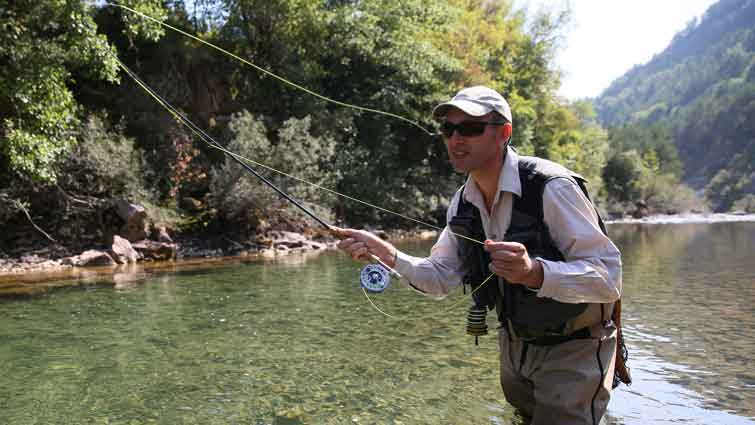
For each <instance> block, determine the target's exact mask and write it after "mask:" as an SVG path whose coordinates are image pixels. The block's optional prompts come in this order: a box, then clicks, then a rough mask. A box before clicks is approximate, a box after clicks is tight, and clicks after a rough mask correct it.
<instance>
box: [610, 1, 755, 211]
mask: <svg viewBox="0 0 755 425" xmlns="http://www.w3.org/2000/svg"><path fill="white" fill-rule="evenodd" d="M753 23H755V0H721V1H719V2H718V3H716V4H715V5H713V6H711V7H710V8H709V9H708V10H707V11H706V13H705V15H704V16H703V17H702V18H701V19H700V20H699V21H698V20H695V21H692V22H690V23H689V24H688V25H687V28H685V29H684V30H683V31H681V32H679V33H678V34H677V35H676V36H675V37H674V39H673V40H672V42H671V43H670V45H669V46H668V47H667V48H666V49H665V50H664V51H663V52H662V53H660V54H658V55H656V56H655V57H653V59H652V60H651V61H650V62H648V63H647V64H644V65H639V66H635V67H634V68H632V69H631V70H630V71H628V72H627V73H626V74H625V75H623V76H622V77H621V78H618V79H617V80H616V81H614V82H613V83H612V84H611V85H610V86H609V87H608V88H607V89H606V90H605V91H604V92H603V93H602V94H601V96H600V97H599V98H598V99H596V101H595V105H596V109H597V112H598V118H599V120H600V121H601V123H602V124H603V125H604V126H620V125H625V124H630V123H639V124H642V125H652V124H655V123H661V124H664V125H666V126H668V127H669V128H670V129H671V131H672V134H673V138H674V142H675V144H676V146H677V148H678V150H679V155H680V158H681V160H682V161H683V163H684V169H685V175H684V180H685V181H686V182H688V183H689V184H690V185H692V186H693V187H695V188H698V189H700V188H703V187H706V186H707V189H708V190H707V193H708V195H709V197H711V200H712V201H713V206H714V208H715V209H719V210H720V209H727V208H730V207H731V204H733V203H734V202H735V201H737V200H738V199H741V198H742V197H744V196H746V195H747V194H752V193H755V182H754V177H753V176H754V174H753V163H755V122H754V121H755V120H753V117H755V66H754V65H753V64H754V63H755V54H753V52H754V51H755V25H754V24H753ZM712 180H715V181H714V182H713V184H712V185H711V181H712ZM724 198H725V199H724Z"/></svg>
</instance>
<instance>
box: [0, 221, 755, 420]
mask: <svg viewBox="0 0 755 425" xmlns="http://www.w3.org/2000/svg"><path fill="white" fill-rule="evenodd" d="M609 231H610V232H611V235H612V236H613V237H614V239H615V240H616V242H617V245H619V246H620V248H621V249H622V251H623V253H624V263H625V272H624V290H625V301H624V309H623V310H624V314H625V319H624V320H625V323H626V335H627V338H628V340H629V344H630V349H631V350H632V358H631V362H630V366H631V367H632V372H633V375H634V379H635V383H634V385H633V386H632V387H629V388H627V387H621V389H620V390H618V391H616V392H615V393H614V398H613V400H612V403H611V406H610V407H609V417H608V418H606V420H604V423H606V424H670V423H687V424H713V423H715V424H752V423H753V421H752V420H751V419H749V417H752V416H753V415H755V405H754V404H753V397H752V389H753V385H754V384H755V377H754V375H753V373H752V372H751V371H750V370H749V369H748V367H747V363H748V361H749V359H750V358H751V357H752V355H753V353H755V348H754V347H753V338H752V337H753V335H752V329H753V324H755V323H753V322H754V321H755V319H753V314H752V313H753V309H752V305H753V301H755V299H753V296H754V294H753V290H754V289H753V282H755V262H754V261H753V260H754V259H755V258H753V254H752V253H753V252H755V249H753V248H754V247H753V241H755V223H736V224H734V223H727V224H725V225H720V226H719V225H715V224H714V225H633V224H620V225H619V224H616V225H612V226H610V228H609ZM405 248H406V249H408V250H410V251H414V252H417V253H422V252H426V251H427V249H428V248H429V245H428V244H427V243H417V244H409V245H407V246H406V247H405ZM359 269H360V265H357V264H354V263H352V262H350V261H348V260H347V259H346V258H345V257H344V256H341V255H338V254H337V253H328V254H324V255H321V256H318V257H316V258H313V259H310V260H308V261H306V262H305V260H304V259H303V258H298V259H297V258H289V259H287V261H285V262H273V263H262V262H253V263H246V262H234V263H231V264H228V263H217V264H215V265H214V266H213V267H211V268H207V267H204V266H197V267H194V268H188V269H177V270H167V271H166V270H135V271H133V273H129V272H124V275H123V276H117V275H116V276H111V277H110V278H107V277H103V276H99V277H97V278H96V279H94V280H93V281H87V282H88V283H85V284H83V285H81V284H80V283H81V282H79V283H77V285H78V286H69V287H68V288H67V289H59V290H56V291H53V292H46V295H44V296H26V297H20V298H18V297H16V298H11V299H7V298H6V299H4V300H3V301H2V302H0V341H2V344H0V362H2V364H3V365H6V366H7V367H6V368H5V370H6V371H5V372H4V376H3V385H0V423H10V424H37V423H39V424H42V423H61V421H63V422H65V423H108V424H142V423H145V424H146V423H157V424H174V423H182V424H234V423H238V424H242V423H243V424H353V423H376V424H401V423H403V424H461V423H463V424H512V423H513V424H515V423H517V420H516V419H515V418H514V416H513V414H512V411H511V408H510V406H509V405H508V404H507V403H505V401H503V397H502V394H501V391H500V388H499V384H498V373H497V369H498V364H497V358H498V356H497V342H496V340H495V337H494V336H492V335H489V336H487V337H483V338H481V341H480V346H479V347H476V346H474V343H473V342H472V341H471V339H470V338H469V337H467V336H466V335H465V334H464V330H463V329H464V318H465V315H466V312H465V308H466V302H462V303H461V304H459V305H456V304H455V303H456V302H457V301H458V300H459V299H460V298H458V297H459V296H460V295H459V294H456V295H455V296H451V297H449V299H446V300H443V301H433V300H429V299H426V298H423V297H418V296H417V295H415V294H414V293H413V292H412V291H410V290H407V289H406V288H404V287H401V285H397V284H392V286H391V287H390V288H389V289H388V290H387V291H386V293H384V294H382V295H379V296H373V298H372V299H373V301H374V302H375V303H376V304H377V305H378V306H380V308H382V309H385V310H386V311H387V312H389V313H390V314H393V315H397V316H401V317H403V318H412V319H414V320H411V321H399V322H397V321H392V320H391V319H388V318H386V317H385V316H382V315H380V314H379V313H377V312H376V311H375V310H374V309H372V308H371V307H370V305H369V304H368V303H367V302H366V301H365V299H364V295H363V294H362V292H361V290H360V289H359V288H358V285H357V283H356V276H357V273H358V271H359ZM46 285H48V284H46ZM49 286H50V287H59V286H56V284H55V283H52V282H50V283H49ZM113 288H115V290H113ZM444 309H450V311H448V313H446V314H443V315H438V314H437V313H438V311H442V310H444ZM489 319H490V323H489V324H490V326H491V327H493V326H494V324H493V323H492V321H493V320H492V319H493V317H492V315H490V317H489ZM63 418H64V419H63Z"/></svg>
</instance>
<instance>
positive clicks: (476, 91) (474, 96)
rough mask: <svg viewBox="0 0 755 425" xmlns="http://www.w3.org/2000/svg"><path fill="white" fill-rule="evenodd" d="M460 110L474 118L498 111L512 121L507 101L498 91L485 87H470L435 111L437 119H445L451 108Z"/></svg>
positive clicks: (434, 115)
mask: <svg viewBox="0 0 755 425" xmlns="http://www.w3.org/2000/svg"><path fill="white" fill-rule="evenodd" d="M452 107H454V108H459V109H461V110H462V111H464V112H466V113H467V114H469V115H471V116H473V117H480V116H483V115H485V114H487V113H488V112H491V111H496V112H498V113H499V114H501V115H502V116H503V117H504V118H506V120H507V121H508V122H512V120H511V107H509V103H508V102H506V99H504V98H503V96H501V95H500V94H499V93H498V92H497V91H495V90H493V89H491V88H489V87H485V86H474V87H468V88H465V89H464V90H462V91H460V92H458V93H456V96H454V97H453V98H452V99H451V100H449V101H448V102H443V103H441V104H440V105H438V106H436V107H435V109H433V117H435V119H441V118H443V117H444V116H445V115H446V113H448V110H449V109H450V108H452Z"/></svg>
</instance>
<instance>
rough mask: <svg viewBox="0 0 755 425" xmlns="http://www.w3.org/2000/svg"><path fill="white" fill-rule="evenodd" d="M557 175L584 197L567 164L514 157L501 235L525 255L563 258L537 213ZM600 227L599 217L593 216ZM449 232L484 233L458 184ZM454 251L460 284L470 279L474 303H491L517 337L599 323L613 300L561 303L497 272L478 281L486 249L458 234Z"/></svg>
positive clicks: (477, 237)
mask: <svg viewBox="0 0 755 425" xmlns="http://www.w3.org/2000/svg"><path fill="white" fill-rule="evenodd" d="M557 178H565V179H568V180H570V181H572V182H574V183H575V184H577V185H578V186H579V188H580V189H581V190H582V192H583V193H584V194H585V196H586V197H587V198H588V199H590V198H589V196H588V194H587V189H586V187H585V179H584V178H583V177H582V176H580V175H579V174H576V173H574V172H572V171H570V170H568V169H567V168H565V167H563V166H561V165H559V164H556V163H555V162H552V161H548V160H545V159H541V158H535V157H527V156H520V157H519V180H520V181H521V186H522V195H521V196H520V197H519V196H516V195H514V196H513V197H512V200H513V205H512V211H511V224H510V225H509V228H508V229H507V231H506V234H505V235H504V238H503V240H504V241H507V242H519V243H521V244H523V245H524V246H525V247H526V248H527V252H528V253H529V256H530V257H531V258H533V259H534V258H535V257H540V258H543V259H546V260H550V261H564V256H563V255H562V253H561V252H560V251H559V250H558V248H556V246H555V245H554V243H553V240H552V239H551V235H550V232H549V231H548V226H547V225H546V224H545V221H544V219H543V190H544V189H545V185H546V184H547V183H548V182H549V181H551V180H553V179H557ZM598 222H599V224H600V228H601V230H602V231H603V233H605V232H606V230H605V226H604V224H603V221H602V220H601V219H600V216H598ZM449 227H450V228H451V230H452V231H454V233H459V234H462V235H465V236H468V237H469V238H471V239H473V240H476V241H482V240H485V239H486V235H485V232H484V230H483V227H482V220H481V218H480V211H479V210H478V209H477V207H475V206H474V205H473V204H472V203H470V202H467V201H466V200H465V199H464V187H462V189H461V193H460V196H459V201H458V204H457V212H456V215H455V216H454V217H453V218H452V219H451V221H450V222H449ZM459 256H460V258H462V261H463V262H464V267H465V269H466V270H467V274H466V276H465V278H464V283H465V285H467V284H468V285H470V287H471V289H472V291H473V292H472V298H473V300H474V302H475V304H476V305H477V306H480V307H482V306H484V307H486V308H487V309H489V310H492V309H493V308H495V309H496V311H497V315H498V320H499V321H500V322H501V324H502V325H506V324H507V323H509V324H510V325H511V327H512V328H513V331H514V332H515V333H516V335H517V336H519V337H521V338H541V337H547V336H564V335H570V334H572V333H574V332H575V331H578V330H583V329H585V328H587V327H589V326H592V325H595V324H598V323H600V322H601V321H603V320H605V318H606V317H610V315H611V311H612V307H613V304H610V305H609V306H608V307H609V308H608V310H607V313H606V309H605V308H603V309H601V304H586V303H581V304H571V303H562V302H559V301H556V300H554V299H552V298H544V297H538V296H537V293H536V292H535V291H533V290H530V289H529V288H526V287H525V286H524V285H515V284H509V283H507V282H505V281H504V280H503V278H500V277H499V279H498V280H497V284H496V281H494V280H491V281H490V282H488V283H486V284H485V285H484V286H483V287H481V288H478V287H479V286H480V284H481V283H482V282H483V281H484V280H485V279H486V278H487V277H488V276H490V270H489V269H488V264H489V263H490V255H489V254H488V253H487V252H486V251H485V250H484V248H483V246H482V245H480V244H479V243H476V242H472V241H469V240H466V239H463V238H459Z"/></svg>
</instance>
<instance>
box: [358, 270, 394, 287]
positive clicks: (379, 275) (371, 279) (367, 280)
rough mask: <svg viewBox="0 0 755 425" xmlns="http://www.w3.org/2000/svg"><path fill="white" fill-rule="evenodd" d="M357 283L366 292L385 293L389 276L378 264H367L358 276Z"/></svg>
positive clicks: (389, 281)
mask: <svg viewBox="0 0 755 425" xmlns="http://www.w3.org/2000/svg"><path fill="white" fill-rule="evenodd" d="M359 282H360V283H361V284H362V288H364V289H366V290H367V292H372V293H379V292H383V291H385V288H387V287H388V284H390V283H391V275H390V273H389V272H388V270H386V269H385V267H383V266H381V265H380V264H369V265H367V266H365V267H364V268H363V269H362V273H360V274H359Z"/></svg>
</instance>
